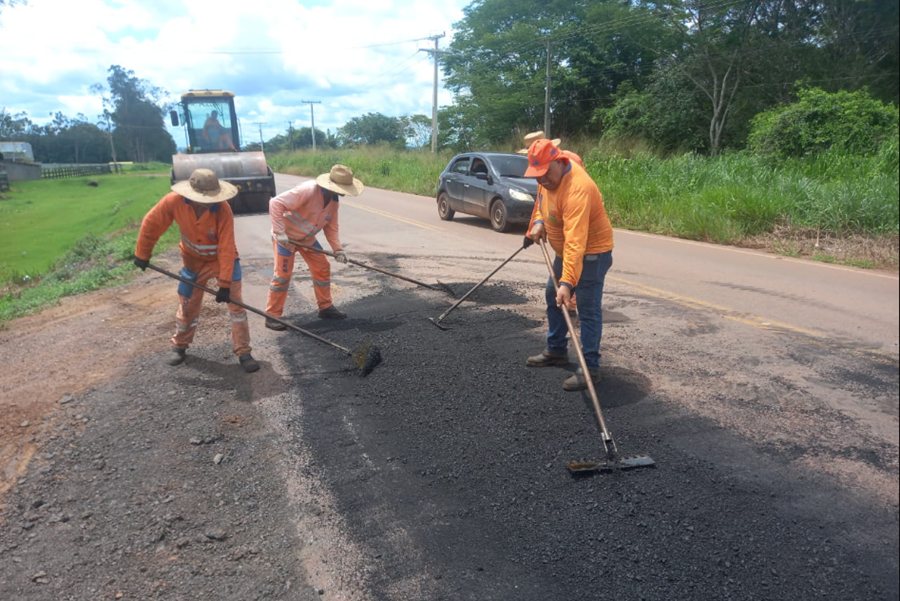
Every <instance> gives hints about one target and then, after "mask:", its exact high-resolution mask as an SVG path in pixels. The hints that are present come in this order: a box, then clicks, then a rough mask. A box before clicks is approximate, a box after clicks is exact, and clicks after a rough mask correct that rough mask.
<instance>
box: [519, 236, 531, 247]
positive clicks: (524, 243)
mask: <svg viewBox="0 0 900 601" xmlns="http://www.w3.org/2000/svg"><path fill="white" fill-rule="evenodd" d="M532 244H534V240H532V239H531V238H529V237H528V236H525V239H524V240H523V241H522V248H528V247H529V246H531V245H532Z"/></svg>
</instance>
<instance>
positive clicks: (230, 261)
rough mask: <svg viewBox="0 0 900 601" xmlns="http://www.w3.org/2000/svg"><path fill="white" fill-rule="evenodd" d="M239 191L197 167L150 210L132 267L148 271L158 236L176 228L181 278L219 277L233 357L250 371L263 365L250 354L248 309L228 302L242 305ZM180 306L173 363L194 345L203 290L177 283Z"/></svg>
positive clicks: (219, 300)
mask: <svg viewBox="0 0 900 601" xmlns="http://www.w3.org/2000/svg"><path fill="white" fill-rule="evenodd" d="M237 193H238V191H237V188H235V187H234V186H232V185H231V184H229V183H228V182H220V181H219V178H218V177H216V174H215V173H214V172H213V171H212V170H210V169H196V170H194V172H193V173H191V178H190V180H188V181H183V182H178V183H177V184H175V185H174V186H172V192H170V193H169V194H166V195H165V196H163V197H162V199H161V200H160V201H159V202H158V203H156V206H155V207H153V208H152V209H150V211H149V212H148V213H147V215H145V216H144V220H143V221H142V222H141V230H140V233H139V234H138V239H137V246H136V247H135V249H134V264H135V265H137V266H138V267H140V268H141V270H145V269H147V266H148V265H149V264H150V257H151V256H152V255H153V247H154V246H156V243H157V241H158V240H159V238H160V236H162V235H163V234H164V233H165V232H166V230H168V229H169V228H170V227H171V226H172V222H173V221H174V222H175V223H177V224H178V229H180V230H181V244H180V245H179V248H180V249H181V259H182V262H183V263H184V266H183V267H182V269H181V274H180V275H181V277H183V278H185V279H186V280H190V281H192V282H197V283H198V284H201V285H205V284H206V282H207V281H209V280H210V279H211V278H216V281H217V283H218V287H219V288H218V290H217V291H216V302H217V303H229V304H228V311H229V312H230V314H231V341H232V345H233V349H234V354H235V355H237V356H238V361H239V362H240V364H241V367H242V368H243V369H244V371H246V372H254V371H256V370H258V369H259V363H257V362H256V360H255V359H254V358H253V355H251V354H250V350H251V349H250V326H249V324H248V323H247V311H246V310H245V309H243V308H242V307H239V306H238V305H236V304H234V303H232V302H230V301H231V300H232V299H234V300H236V301H237V302H241V263H240V259H238V251H237V246H235V244H234V215H233V214H232V212H231V207H230V206H229V205H228V203H227V202H225V201H227V200H228V199H229V198H233V197H234V196H235V195H237ZM178 297H179V300H180V302H179V305H178V311H177V313H176V314H175V336H173V337H172V352H171V353H170V355H169V360H168V363H169V365H179V364H181V363H183V362H184V359H185V354H186V351H187V348H188V347H189V346H190V345H191V343H192V342H193V341H194V333H195V332H196V331H197V324H198V322H199V320H200V308H201V306H202V303H203V291H202V290H200V289H198V288H194V287H193V286H191V285H190V284H186V283H184V282H182V283H181V284H179V285H178Z"/></svg>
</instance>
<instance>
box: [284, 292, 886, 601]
mask: <svg viewBox="0 0 900 601" xmlns="http://www.w3.org/2000/svg"><path fill="white" fill-rule="evenodd" d="M453 286H454V288H455V289H457V290H458V289H459V288H460V287H461V286H462V287H465V286H467V285H466V284H465V283H461V284H454V285H453ZM468 286H471V284H468ZM471 300H472V304H471V305H466V307H465V309H466V310H464V311H459V312H458V313H457V314H455V315H454V318H453V319H452V320H450V321H451V322H452V325H453V326H454V328H453V330H452V331H450V332H443V331H441V330H439V329H437V328H434V327H431V325H429V324H427V323H425V320H426V319H427V317H428V316H429V315H434V314H436V311H440V310H442V307H443V304H442V303H441V302H440V299H439V298H437V297H431V296H427V297H426V296H425V295H421V294H415V293H413V292H412V291H396V290H393V291H392V290H383V291H382V292H381V293H380V295H379V296H378V297H370V298H367V299H363V300H362V301H360V302H358V303H356V304H355V306H348V307H347V309H348V312H349V313H350V315H352V316H354V317H355V319H348V320H346V321H345V322H341V323H339V324H337V323H334V324H332V323H329V324H324V323H321V322H320V323H314V324H310V326H309V327H310V329H314V330H315V331H317V332H318V333H320V334H321V335H323V336H328V337H330V338H331V337H333V338H335V339H339V338H340V337H341V336H345V337H348V338H358V337H359V336H361V335H362V336H372V337H373V339H375V340H377V342H378V343H379V345H380V346H381V348H382V349H383V351H384V357H383V359H384V362H383V364H382V365H381V366H380V367H379V369H378V370H376V371H375V372H373V373H372V375H370V376H369V377H368V378H365V379H361V378H354V377H345V374H344V372H345V371H346V369H342V366H340V365H338V362H333V363H332V362H327V361H326V362H323V361H322V351H321V350H320V349H316V348H314V346H313V345H311V344H309V343H308V342H307V341H303V340H301V339H299V338H296V337H294V338H285V339H284V340H283V341H282V342H281V343H282V344H283V347H282V350H283V351H284V352H286V353H288V354H290V355H294V359H295V360H296V362H297V363H298V364H299V365H303V366H305V367H306V371H304V370H303V369H298V372H297V373H295V374H294V376H295V377H296V378H297V384H298V385H299V386H300V387H301V389H302V391H303V392H302V394H303V399H304V409H303V413H302V417H300V418H297V419H296V420H295V421H293V422H292V423H291V424H290V425H289V426H290V428H292V429H294V430H296V431H297V432H298V434H299V435H300V437H299V439H302V440H304V441H305V442H306V444H308V445H309V449H310V450H311V452H312V454H313V456H314V463H315V465H316V466H317V475H318V476H319V477H321V478H323V480H324V481H325V482H326V483H327V484H328V485H329V486H330V488H331V490H332V492H333V494H334V496H335V498H336V501H337V504H338V509H339V511H341V513H342V514H343V515H344V516H345V518H346V520H347V523H348V524H349V527H350V532H349V535H350V537H351V538H352V539H353V540H354V541H356V542H357V544H358V545H359V546H360V548H362V549H365V550H367V551H368V552H369V553H370V558H369V560H368V566H369V570H370V578H371V581H370V582H371V586H372V587H373V589H374V591H373V592H374V597H375V598H377V599H384V600H388V599H390V600H391V601H397V600H398V599H401V598H402V599H407V598H409V599H414V597H415V595H410V596H403V595H398V593H396V583H398V582H402V581H405V580H412V579H416V578H424V579H425V580H427V581H428V582H430V583H431V590H429V591H427V594H426V596H425V597H420V598H419V599H417V600H416V601H421V599H422V598H427V599H429V600H430V601H437V600H438V599H446V600H468V599H471V600H479V601H484V600H488V599H491V600H508V601H528V600H534V601H548V600H549V601H568V600H579V601H581V600H591V599H603V600H604V601H606V600H612V599H616V600H631V599H634V600H641V599H647V600H670V599H678V600H679V601H686V600H697V601H708V600H710V599H733V600H748V601H749V600H754V601H755V600H760V599H772V600H776V599H778V600H780V599H795V600H798V599H823V600H835V601H837V600H841V601H843V600H848V599H896V598H897V596H898V584H897V582H898V568H897V561H896V558H897V530H896V529H897V520H896V515H897V514H896V508H894V511H893V512H888V511H873V510H871V508H869V507H868V506H866V505H864V504H862V503H860V502H858V501H857V500H856V499H854V498H852V497H851V495H850V494H849V493H847V492H845V491H843V490H841V489H840V488H838V487H834V488H831V487H828V486H826V484H825V483H824V482H825V481H824V480H822V479H818V478H810V477H808V476H807V475H806V474H804V473H803V471H802V470H800V469H798V467H796V466H794V465H791V464H790V462H789V459H790V458H789V456H788V455H787V454H785V453H782V452H781V451H773V450H772V449H771V448H768V447H766V448H762V447H760V448H757V447H756V446H754V445H753V444H752V443H749V442H748V441H747V440H746V439H742V438H739V437H737V436H736V435H734V434H733V433H731V432H729V431H728V430H725V429H723V428H722V427H721V426H719V425H717V424H714V423H710V422H707V421H705V420H703V419H701V418H698V417H696V416H695V415H692V414H689V413H687V412H684V413H680V412H678V410H677V408H675V407H673V406H672V405H667V404H665V403H663V402H662V399H660V398H658V397H656V396H655V393H654V390H653V389H652V387H651V384H650V379H649V378H648V377H647V376H645V375H644V374H642V373H640V372H639V371H636V370H632V369H630V368H629V366H628V365H621V364H616V363H615V361H614V359H610V358H609V357H608V356H607V355H604V357H603V360H602V362H601V369H602V370H603V374H604V379H603V381H602V382H601V383H600V385H599V386H598V394H599V396H600V402H601V405H602V407H603V409H604V413H605V416H606V418H607V421H608V424H609V428H610V430H611V431H612V433H613V435H614V437H615V440H616V442H617V444H618V446H619V451H620V453H622V455H625V456H627V455H633V454H643V453H646V454H649V455H652V457H653V458H654V459H655V460H656V462H657V466H658V467H657V469H651V470H637V471H629V472H614V473H611V474H598V475H596V476H593V477H587V478H585V477H573V476H572V475H570V474H569V473H568V471H567V470H566V468H565V463H566V462H567V461H571V460H581V459H583V460H596V459H599V458H602V457H603V446H602V443H601V440H600V437H599V433H598V429H597V424H596V419H595V417H594V415H593V413H592V407H591V402H590V399H589V398H588V396H587V395H586V394H585V393H566V392H564V391H563V390H562V386H561V384H562V380H563V379H564V378H565V377H566V376H567V375H568V372H571V371H574V369H575V368H576V366H577V364H576V360H575V357H574V350H572V349H570V358H571V359H572V361H571V363H570V364H569V365H568V366H567V367H565V368H541V369H529V368H526V367H525V365H524V363H525V358H526V357H527V356H528V355H529V354H534V353H536V352H539V351H540V350H541V349H542V348H543V347H544V338H543V335H544V323H543V322H542V321H539V320H534V319H528V318H525V317H523V315H522V314H520V313H518V312H515V311H512V310H507V309H495V308H494V307H495V306H496V305H498V304H503V305H517V304H522V303H524V302H525V296H524V294H523V293H522V289H516V288H512V287H508V286H506V285H503V284H496V283H494V284H492V285H489V286H485V287H484V289H483V290H479V292H478V294H476V295H473V297H472V299H471ZM476 305H477V308H475V306H476ZM360 315H365V316H366V318H364V319H363V318H360V317H359V316H360ZM609 317H610V318H611V319H613V320H614V319H615V315H613V314H610V315H609ZM314 365H320V366H322V367H321V369H324V370H325V371H324V372H320V371H316V370H315V368H314V367H313V366H314ZM698 377H700V376H698ZM348 424H352V428H350V427H348ZM848 442H849V441H848ZM848 446H852V445H848ZM848 452H849V451H848ZM875 455H876V457H874V458H873V464H874V463H876V462H877V453H876V454H875ZM873 533H874V534H873ZM878 533H883V537H884V538H883V545H884V553H883V554H876V553H871V552H866V551H860V550H859V549H860V548H861V547H859V546H857V545H855V544H854V542H853V541H854V538H855V537H857V536H866V537H871V536H881V534H878Z"/></svg>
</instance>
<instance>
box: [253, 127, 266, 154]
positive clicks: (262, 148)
mask: <svg viewBox="0 0 900 601" xmlns="http://www.w3.org/2000/svg"><path fill="white" fill-rule="evenodd" d="M253 125H258V126H259V149H260V150H261V151H263V152H265V151H266V145H265V144H264V143H263V139H262V126H263V125H266V122H265V121H262V122H260V121H254V122H253Z"/></svg>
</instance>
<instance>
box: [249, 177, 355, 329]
mask: <svg viewBox="0 0 900 601" xmlns="http://www.w3.org/2000/svg"><path fill="white" fill-rule="evenodd" d="M324 192H325V191H324V190H323V189H322V188H320V187H319V186H318V185H317V184H316V181H315V180H310V181H307V182H304V183H302V184H300V185H298V186H294V187H293V188H292V189H290V190H288V191H287V192H282V193H281V194H279V195H278V196H276V197H274V198H272V199H271V200H270V201H269V217H270V218H271V220H272V249H273V252H274V254H275V269H274V273H273V274H272V282H271V284H270V285H269V298H268V300H267V301H266V313H268V314H269V315H274V316H275V317H281V315H282V313H283V312H284V303H285V301H286V300H287V293H288V287H289V286H290V283H291V274H293V273H294V254H295V253H298V252H299V253H300V256H302V257H303V260H304V261H306V265H307V266H308V267H309V272H310V275H312V282H313V291H314V292H315V293H316V305H318V309H319V311H322V310H324V309H327V308H328V307H330V306H331V305H332V304H333V302H332V300H331V266H330V265H329V263H328V258H327V256H326V255H323V254H320V253H317V252H315V251H312V250H307V249H305V248H298V247H294V246H291V247H290V248H285V247H283V246H281V245H279V244H278V243H277V242H275V235H277V234H287V235H288V238H290V239H291V240H293V241H295V242H299V243H300V244H305V245H307V246H315V247H317V248H322V246H321V245H320V244H319V242H318V240H316V234H318V233H319V232H320V231H324V232H325V238H326V239H327V240H328V244H329V245H331V250H333V251H334V252H337V251H339V250H342V248H341V241H340V238H339V237H338V209H339V203H338V201H336V200H332V201H331V202H329V203H328V205H326V204H325V193H324Z"/></svg>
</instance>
